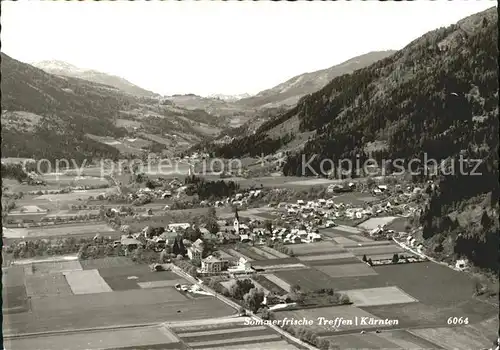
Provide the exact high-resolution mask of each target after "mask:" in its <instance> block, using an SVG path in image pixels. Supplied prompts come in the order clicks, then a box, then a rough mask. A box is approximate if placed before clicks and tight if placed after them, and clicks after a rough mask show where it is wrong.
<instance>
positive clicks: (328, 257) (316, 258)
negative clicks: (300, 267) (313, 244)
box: [298, 252, 359, 262]
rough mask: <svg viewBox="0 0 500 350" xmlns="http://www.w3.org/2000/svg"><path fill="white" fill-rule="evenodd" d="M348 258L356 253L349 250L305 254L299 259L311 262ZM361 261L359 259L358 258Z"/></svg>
mask: <svg viewBox="0 0 500 350" xmlns="http://www.w3.org/2000/svg"><path fill="white" fill-rule="evenodd" d="M346 258H354V254H352V253H350V252H347V253H342V252H341V253H337V254H324V255H305V256H300V257H298V259H299V260H300V261H304V262H310V261H320V260H332V261H334V260H341V259H346ZM356 261H359V260H356Z"/></svg>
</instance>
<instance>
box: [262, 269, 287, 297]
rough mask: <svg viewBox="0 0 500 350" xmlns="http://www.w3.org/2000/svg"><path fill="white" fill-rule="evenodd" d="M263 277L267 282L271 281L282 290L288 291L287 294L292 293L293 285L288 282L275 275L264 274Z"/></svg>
mask: <svg viewBox="0 0 500 350" xmlns="http://www.w3.org/2000/svg"><path fill="white" fill-rule="evenodd" d="M261 276H263V277H264V278H265V279H266V280H268V281H270V282H271V283H273V284H275V285H276V286H278V287H279V288H280V289H283V290H284V291H286V292H287V293H289V292H290V291H291V289H292V288H291V287H292V285H291V284H289V283H287V282H286V281H284V280H283V279H281V278H279V277H278V276H277V275H275V274H269V273H268V274H264V275H261Z"/></svg>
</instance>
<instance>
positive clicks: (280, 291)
mask: <svg viewBox="0 0 500 350" xmlns="http://www.w3.org/2000/svg"><path fill="white" fill-rule="evenodd" d="M254 279H255V281H256V282H257V283H258V284H260V285H261V286H262V287H263V288H265V289H266V290H268V291H270V292H273V293H275V294H277V295H285V294H286V293H287V290H286V289H284V288H282V287H280V286H279V285H277V284H276V283H274V282H272V281H271V280H270V279H268V278H267V277H266V276H264V275H257V276H255V278H254Z"/></svg>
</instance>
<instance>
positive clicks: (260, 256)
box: [235, 246, 275, 260]
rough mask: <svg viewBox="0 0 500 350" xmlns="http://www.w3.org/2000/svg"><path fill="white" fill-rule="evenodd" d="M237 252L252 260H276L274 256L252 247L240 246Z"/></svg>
mask: <svg viewBox="0 0 500 350" xmlns="http://www.w3.org/2000/svg"><path fill="white" fill-rule="evenodd" d="M235 250H236V249H235ZM236 251H237V252H239V253H240V254H243V256H246V257H248V258H250V259H251V260H266V259H274V258H275V256H272V255H270V254H269V253H266V252H263V251H261V250H260V249H258V248H256V247H251V246H240V247H239V248H238V250H236Z"/></svg>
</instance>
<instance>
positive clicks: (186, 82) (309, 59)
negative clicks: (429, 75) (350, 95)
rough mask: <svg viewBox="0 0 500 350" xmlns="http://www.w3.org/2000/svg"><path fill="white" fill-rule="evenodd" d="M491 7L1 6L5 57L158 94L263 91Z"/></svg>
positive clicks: (471, 3)
mask: <svg viewBox="0 0 500 350" xmlns="http://www.w3.org/2000/svg"><path fill="white" fill-rule="evenodd" d="M495 5H496V2H495V1H487V0H483V1H472V0H471V1H438V2H430V1H416V2H403V3H401V2H400V3H394V2H384V3H381V2H378V1H370V2H361V1H354V2H345V1H340V2H294V3H290V2H262V1H259V2H250V1H245V2H219V1H216V2H209V1H202V2H193V1H182V2H177V1H168V2H160V1H153V2H143V1H134V2H129V1H119V2H93V1H85V2H76V1H70V2H66V1H65V2H62V1H57V2H56V1H43V2H38V1H27V0H25V1H17V2H3V1H2V17H1V21H2V31H1V40H2V51H3V52H5V53H6V54H8V55H10V56H12V57H13V58H15V59H18V60H20V61H23V62H33V61H41V60H53V59H57V60H62V61H66V62H68V63H71V64H74V65H76V66H79V67H82V68H91V69H96V70H99V71H103V72H107V73H111V74H116V75H119V76H122V77H124V78H126V79H128V80H130V81H131V82H133V83H135V84H138V85H140V86H141V87H144V88H147V89H150V90H153V91H155V92H158V93H161V94H174V93H196V94H200V95H208V94H212V93H224V94H239V93H245V92H248V93H257V92H258V91H260V90H263V89H266V88H270V87H272V86H274V85H277V84H279V83H281V82H283V81H285V80H287V79H289V78H291V77H293V76H295V75H297V74H301V73H304V72H310V71H315V70H318V69H323V68H327V67H330V66H333V65H335V64H338V63H341V62H343V61H345V60H347V59H349V58H351V57H353V56H357V55H360V54H363V53H366V52H369V51H374V50H387V49H400V48H402V47H404V46H405V45H406V44H408V43H409V42H410V41H412V40H414V39H416V38H417V37H419V36H421V35H422V34H424V33H426V32H428V31H430V30H433V29H436V28H438V27H441V26H446V25H449V24H452V23H455V22H457V21H458V20H460V19H461V18H463V17H466V16H468V15H471V14H473V13H476V12H479V11H482V10H485V9H486V8H489V7H492V6H495Z"/></svg>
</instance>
